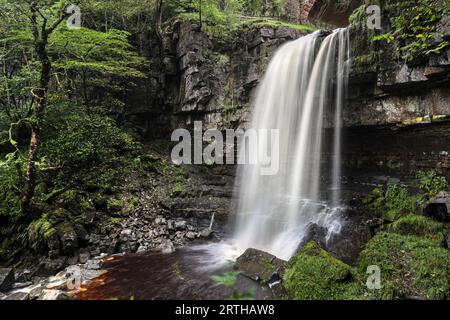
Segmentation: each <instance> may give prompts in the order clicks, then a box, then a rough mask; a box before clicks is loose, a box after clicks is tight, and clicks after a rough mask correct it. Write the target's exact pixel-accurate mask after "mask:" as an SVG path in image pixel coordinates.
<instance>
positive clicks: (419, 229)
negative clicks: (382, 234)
mask: <svg viewBox="0 0 450 320" xmlns="http://www.w3.org/2000/svg"><path fill="white" fill-rule="evenodd" d="M388 231H389V232H393V233H398V234H401V235H415V236H419V237H424V238H426V239H429V240H433V241H436V242H437V243H438V244H443V242H444V239H445V234H446V233H445V230H444V225H443V224H442V223H439V222H437V221H434V220H432V219H430V218H427V217H425V216H421V215H415V214H411V215H407V216H404V217H401V218H400V219H398V220H397V221H394V222H393V223H392V224H390V225H389V227H388Z"/></svg>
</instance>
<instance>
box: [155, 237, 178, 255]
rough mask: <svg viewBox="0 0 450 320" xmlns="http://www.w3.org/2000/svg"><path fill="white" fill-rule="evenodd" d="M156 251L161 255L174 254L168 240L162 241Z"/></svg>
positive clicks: (172, 246) (173, 249) (170, 242)
mask: <svg viewBox="0 0 450 320" xmlns="http://www.w3.org/2000/svg"><path fill="white" fill-rule="evenodd" d="M158 250H159V251H161V253H164V254H169V253H173V252H175V246H174V245H173V243H172V241H170V240H169V239H164V240H162V242H161V244H160V245H159V246H158Z"/></svg>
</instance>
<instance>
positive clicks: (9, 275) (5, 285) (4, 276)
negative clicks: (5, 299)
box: [0, 268, 14, 292]
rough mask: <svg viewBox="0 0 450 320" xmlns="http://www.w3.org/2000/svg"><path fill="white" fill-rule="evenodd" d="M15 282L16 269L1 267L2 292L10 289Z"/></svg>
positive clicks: (0, 290) (0, 283)
mask: <svg viewBox="0 0 450 320" xmlns="http://www.w3.org/2000/svg"><path fill="white" fill-rule="evenodd" d="M13 284H14V270H13V269H12V268H0V292H5V291H8V290H9V289H11V288H12V285H13Z"/></svg>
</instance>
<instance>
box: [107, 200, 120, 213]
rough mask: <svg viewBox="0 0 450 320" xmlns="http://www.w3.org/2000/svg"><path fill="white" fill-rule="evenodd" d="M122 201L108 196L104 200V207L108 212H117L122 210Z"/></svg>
mask: <svg viewBox="0 0 450 320" xmlns="http://www.w3.org/2000/svg"><path fill="white" fill-rule="evenodd" d="M122 207H123V203H122V200H119V199H115V198H108V199H107V200H106V208H107V210H108V211H109V212H117V211H120V210H122Z"/></svg>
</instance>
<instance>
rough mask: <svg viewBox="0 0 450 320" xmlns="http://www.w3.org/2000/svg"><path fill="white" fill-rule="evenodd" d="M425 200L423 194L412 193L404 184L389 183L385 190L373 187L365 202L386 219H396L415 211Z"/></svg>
mask: <svg viewBox="0 0 450 320" xmlns="http://www.w3.org/2000/svg"><path fill="white" fill-rule="evenodd" d="M423 201H424V198H423V196H422V195H420V194H419V195H411V194H410V193H409V191H408V189H407V188H406V187H404V186H399V185H389V186H388V187H387V189H386V191H385V192H384V191H383V190H382V189H380V188H375V189H373V190H372V192H371V193H370V194H369V195H368V196H367V197H366V198H365V199H364V200H363V203H364V204H365V205H366V206H367V207H368V208H369V209H371V210H374V211H375V212H377V213H378V214H380V215H381V216H382V217H383V218H384V219H385V220H387V221H394V220H395V219H397V218H398V217H400V216H402V215H406V214H410V213H415V212H416V211H417V209H418V207H419V206H420V204H422V203H423Z"/></svg>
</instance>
